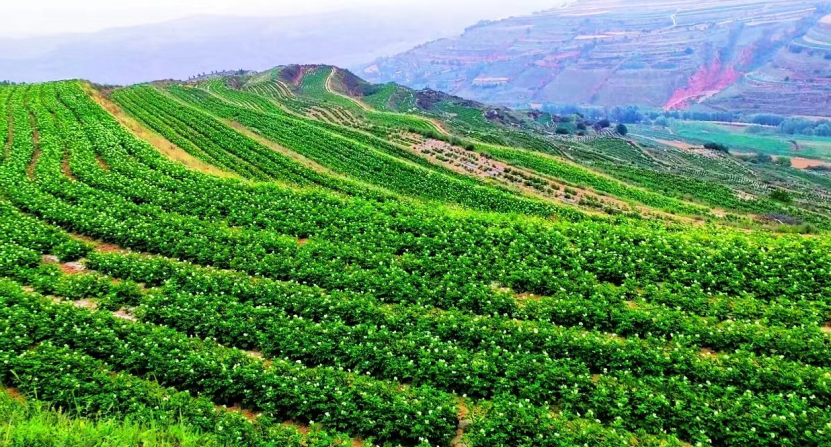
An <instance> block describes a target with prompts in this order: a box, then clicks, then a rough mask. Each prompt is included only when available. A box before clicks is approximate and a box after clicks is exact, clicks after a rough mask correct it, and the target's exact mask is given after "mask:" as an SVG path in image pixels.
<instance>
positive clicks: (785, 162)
mask: <svg viewBox="0 0 831 447" xmlns="http://www.w3.org/2000/svg"><path fill="white" fill-rule="evenodd" d="M775 163H776V164H778V165H780V166H787V167H789V168H790V167H791V166H792V165H791V159H790V158H788V157H776V161H775Z"/></svg>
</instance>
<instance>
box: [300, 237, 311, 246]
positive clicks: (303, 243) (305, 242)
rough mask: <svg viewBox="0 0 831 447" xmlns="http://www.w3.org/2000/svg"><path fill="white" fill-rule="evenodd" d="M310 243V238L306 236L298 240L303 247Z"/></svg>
mask: <svg viewBox="0 0 831 447" xmlns="http://www.w3.org/2000/svg"><path fill="white" fill-rule="evenodd" d="M308 243H309V240H308V239H305V238H302V239H298V240H297V245H300V246H301V247H302V246H303V245H306V244H308Z"/></svg>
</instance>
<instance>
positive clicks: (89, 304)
mask: <svg viewBox="0 0 831 447" xmlns="http://www.w3.org/2000/svg"><path fill="white" fill-rule="evenodd" d="M72 305H73V306H75V307H80V308H82V309H89V310H95V309H97V308H98V304H96V303H95V302H94V301H92V300H78V301H73V302H72Z"/></svg>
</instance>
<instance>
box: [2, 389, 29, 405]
mask: <svg viewBox="0 0 831 447" xmlns="http://www.w3.org/2000/svg"><path fill="white" fill-rule="evenodd" d="M6 392H7V393H8V394H9V395H10V396H11V397H12V399H14V400H16V401H18V402H26V398H25V397H23V395H22V394H20V391H17V388H6Z"/></svg>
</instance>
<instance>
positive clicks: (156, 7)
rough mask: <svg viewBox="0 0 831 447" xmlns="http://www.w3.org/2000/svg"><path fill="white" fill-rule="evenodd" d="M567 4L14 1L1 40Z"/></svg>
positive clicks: (507, 11) (504, 11)
mask: <svg viewBox="0 0 831 447" xmlns="http://www.w3.org/2000/svg"><path fill="white" fill-rule="evenodd" d="M562 1H563V0H14V1H9V2H4V3H6V4H4V5H3V6H2V11H3V13H2V15H3V20H2V21H0V36H2V37H30V36H42V35H49V34H61V33H67V32H92V31H98V30H101V29H106V28H113V27H123V26H132V25H140V24H146V23H156V22H163V21H167V20H173V19H178V18H184V17H189V16H194V15H202V14H212V15H241V16H253V15H298V14H309V13H319V12H330V11H339V10H344V9H355V8H372V7H376V6H381V5H388V6H393V5H420V6H430V7H434V8H435V9H436V12H440V13H444V14H452V13H454V11H461V10H466V11H467V13H468V14H469V13H470V12H471V10H475V11H476V12H477V13H481V16H480V17H482V18H494V19H495V18H501V17H504V16H508V15H519V14H527V13H530V12H533V11H538V10H542V9H547V8H551V7H555V6H558V5H559V4H560V3H562Z"/></svg>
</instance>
